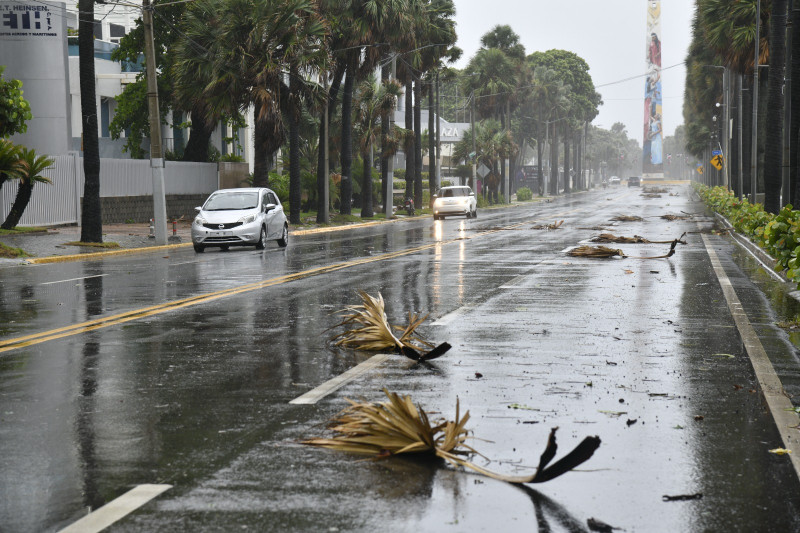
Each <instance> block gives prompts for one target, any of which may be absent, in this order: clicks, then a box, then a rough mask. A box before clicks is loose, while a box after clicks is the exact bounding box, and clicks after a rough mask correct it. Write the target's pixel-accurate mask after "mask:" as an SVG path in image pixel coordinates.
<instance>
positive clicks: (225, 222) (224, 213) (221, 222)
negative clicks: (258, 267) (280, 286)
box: [192, 187, 289, 252]
mask: <svg viewBox="0 0 800 533" xmlns="http://www.w3.org/2000/svg"><path fill="white" fill-rule="evenodd" d="M195 210H196V211H197V216H196V217H195V219H194V222H193V223H192V244H193V245H194V251H195V252H202V251H203V250H205V249H206V248H208V247H209V246H218V247H220V248H221V249H223V250H227V249H228V248H229V247H230V246H248V245H249V246H255V247H256V249H258V250H263V249H264V247H265V246H266V244H267V241H269V240H275V241H277V242H278V246H281V247H284V246H286V245H287V244H289V221H288V220H286V214H285V213H284V212H283V206H282V205H281V203H280V201H279V200H278V196H277V195H276V194H275V193H274V192H273V191H272V190H270V189H267V188H256V187H252V188H245V189H220V190H219V191H216V192H213V193H211V196H209V197H208V199H207V200H206V202H205V203H204V204H203V206H202V207H195Z"/></svg>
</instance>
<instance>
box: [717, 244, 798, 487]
mask: <svg viewBox="0 0 800 533" xmlns="http://www.w3.org/2000/svg"><path fill="white" fill-rule="evenodd" d="M703 244H704V245H705V247H706V252H708V257H709V258H710V259H711V266H712V267H713V268H714V273H715V274H716V275H717V279H718V280H719V284H720V286H721V287H722V293H723V294H724V295H725V301H726V302H727V303H728V309H729V310H730V312H731V315H733V321H734V322H735V323H736V327H737V329H738V330H739V335H741V337H742V342H743V343H744V347H745V350H746V351H747V355H748V356H749V357H750V362H751V363H752V364H753V370H755V372H756V378H758V384H759V386H760V387H761V392H762V393H763V394H764V399H765V400H766V401H767V405H768V406H769V410H770V412H771V413H772V418H773V420H775V425H776V426H778V433H780V435H781V438H782V439H783V447H784V448H786V449H788V450H792V453H791V455H790V456H789V457H790V459H791V461H792V465H793V466H794V471H795V473H796V474H797V476H798V477H799V478H800V439H798V436H797V435H796V433H794V432H791V430H792V429H793V428H794V427H796V426H797V425H798V424H800V416H798V414H797V413H796V412H795V411H794V406H793V405H792V402H791V401H790V400H789V398H787V397H786V395H785V394H784V392H783V384H782V383H781V380H780V378H779V377H778V375H777V374H776V373H775V369H774V368H773V367H772V363H771V362H770V360H769V357H768V356H767V352H766V350H764V346H762V344H761V341H760V340H759V338H758V334H757V333H756V330H755V329H753V326H752V325H751V324H750V320H748V318H747V314H746V313H745V312H744V309H743V308H742V303H741V302H740V301H739V297H738V296H736V291H735V290H734V288H733V285H732V284H731V281H730V279H728V275H727V274H725V270H724V269H723V268H722V264H721V263H720V262H719V258H718V257H717V252H715V251H714V249H713V248H712V245H711V243H710V242H709V239H708V236H706V235H703ZM796 431H797V430H795V432H796Z"/></svg>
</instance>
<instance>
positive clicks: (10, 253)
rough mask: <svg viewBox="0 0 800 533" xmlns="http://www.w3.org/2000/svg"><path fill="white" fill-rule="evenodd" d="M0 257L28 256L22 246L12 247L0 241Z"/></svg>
mask: <svg viewBox="0 0 800 533" xmlns="http://www.w3.org/2000/svg"><path fill="white" fill-rule="evenodd" d="M0 257H2V258H5V259H15V258H17V257H30V255H28V254H27V253H26V252H25V250H23V249H22V248H13V247H11V246H6V245H5V244H3V243H1V242H0Z"/></svg>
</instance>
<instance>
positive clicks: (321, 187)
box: [317, 67, 344, 223]
mask: <svg viewBox="0 0 800 533" xmlns="http://www.w3.org/2000/svg"><path fill="white" fill-rule="evenodd" d="M342 76H344V68H342V67H340V68H339V69H337V70H336V72H335V73H334V76H333V81H332V83H331V87H330V89H329V90H328V94H327V95H326V98H327V99H328V128H330V124H331V121H332V120H333V115H334V114H335V111H336V101H337V97H338V95H339V87H341V83H342ZM329 139H330V135H329V136H328V139H326V138H325V122H324V121H323V120H320V121H319V144H318V145H317V146H319V150H317V222H318V223H322V222H325V220H323V214H324V211H325V204H324V202H325V183H326V182H327V181H328V180H329V177H328V176H326V175H325V144H324V143H325V141H328V140H329Z"/></svg>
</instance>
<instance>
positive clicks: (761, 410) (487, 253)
mask: <svg viewBox="0 0 800 533" xmlns="http://www.w3.org/2000/svg"><path fill="white" fill-rule="evenodd" d="M671 190H672V191H674V192H676V193H678V196H674V197H672V196H665V197H664V198H661V199H645V198H641V197H640V196H639V194H638V193H639V190H638V189H637V190H610V191H591V192H588V193H582V194H574V195H571V196H567V197H561V198H557V199H554V200H553V201H552V202H549V203H535V204H530V205H526V206H522V207H515V208H511V209H501V210H481V211H480V212H479V218H478V219H475V220H464V219H447V220H445V221H437V222H434V221H432V220H430V219H424V220H414V221H403V222H401V223H395V224H388V225H383V226H376V227H371V228H364V229H355V230H351V231H346V232H336V233H327V234H324V233H323V234H317V235H308V236H303V237H296V238H293V239H292V241H291V243H290V245H289V247H288V248H287V249H279V248H278V247H277V246H275V245H274V243H270V245H269V246H268V247H267V249H266V250H265V251H263V252H254V251H253V250H251V249H239V250H231V251H230V252H218V251H215V250H209V251H207V252H206V253H204V254H197V255H195V253H194V252H193V251H191V250H173V251H170V252H169V253H145V254H140V255H133V256H126V257H121V258H113V259H112V258H109V259H105V260H92V261H86V262H75V263H64V264H57V265H36V266H27V267H15V268H6V269H2V270H0V296H1V298H0V335H2V337H0V341H2V340H4V339H10V338H16V337H20V336H23V335H28V334H32V333H37V332H40V331H47V330H54V329H56V328H62V327H68V326H70V325H73V324H79V323H83V322H88V321H92V320H96V319H99V318H106V317H112V316H116V315H119V314H121V313H126V312H131V311H136V310H141V309H143V308H150V307H153V306H161V305H163V304H168V303H170V302H175V301H177V300H181V299H187V298H195V297H200V296H202V295H206V296H209V297H211V296H214V293H215V292H217V291H232V290H235V289H237V288H241V291H240V292H238V293H235V294H234V293H225V294H222V295H219V297H215V299H208V300H206V301H204V302H201V303H193V302H191V301H189V302H186V303H185V304H184V305H182V306H173V307H172V308H170V309H169V310H166V311H161V310H158V312H155V313H154V314H149V315H148V314H147V313H143V314H142V315H141V316H138V317H137V318H136V319H135V320H130V321H126V322H121V323H118V324H113V325H108V326H103V325H98V326H101V327H95V326H93V325H90V326H88V327H86V328H85V331H84V330H81V331H80V332H78V333H74V334H73V333H69V334H67V333H65V334H64V336H63V337H55V338H53V339H52V340H49V341H47V342H42V343H38V344H32V345H29V346H21V347H18V348H15V349H13V350H8V351H5V352H3V353H0V418H2V420H1V425H0V461H2V463H0V464H2V469H1V470H0V472H1V473H0V494H2V495H3V497H2V498H0V524H3V526H2V527H0V530H2V531H6V530H8V531H53V530H58V529H60V528H61V527H64V526H66V525H68V524H70V523H72V522H74V521H75V520H77V519H78V518H80V517H81V516H83V515H85V514H86V512H87V508H91V509H95V508H97V507H99V506H101V505H103V504H104V503H106V502H108V501H111V500H113V499H114V498H116V497H117V496H119V495H121V494H123V493H124V492H126V491H127V490H129V489H130V488H132V487H133V486H135V485H137V484H142V483H168V484H172V485H174V488H172V489H171V490H170V491H167V492H166V493H164V494H162V495H161V496H159V497H158V498H157V499H156V500H153V501H152V502H150V503H149V504H147V505H145V506H144V507H142V508H141V509H139V510H137V511H136V512H134V513H133V514H131V515H130V516H128V517H126V518H124V519H123V520H121V521H120V522H118V523H116V524H114V525H113V526H112V527H111V528H110V529H109V531H232V530H245V529H251V530H257V531H376V530H381V531H529V530H533V529H536V530H539V531H554V532H555V531H588V526H587V519H589V518H591V517H594V518H597V519H599V520H602V521H603V522H606V523H608V524H611V525H613V526H616V527H619V528H624V530H625V531H629V532H630V531H687V532H690V531H796V530H800V518H798V517H800V496H798V495H800V483H798V478H797V474H796V473H795V472H794V470H793V469H792V467H791V465H790V463H789V461H788V460H787V459H786V458H785V457H780V456H776V455H773V454H770V453H768V452H767V450H769V449H772V448H776V447H779V446H780V445H781V439H780V436H779V434H778V432H777V430H776V428H775V424H774V422H773V420H772V418H771V415H770V413H769V411H768V409H767V407H766V404H765V403H764V402H763V401H762V399H761V396H760V394H759V393H758V392H757V390H756V389H757V381H756V379H755V377H754V373H753V370H752V366H751V364H750V362H749V360H748V358H747V354H746V353H745V351H744V349H743V346H742V343H741V340H740V337H739V335H738V333H737V330H736V328H735V325H734V323H733V320H732V318H731V316H730V313H729V312H728V310H727V306H726V304H725V299H724V297H723V294H722V291H721V290H720V286H719V282H718V281H717V279H716V277H715V276H714V273H713V271H712V270H711V267H710V262H709V258H708V254H707V252H706V250H705V247H704V245H703V241H702V239H701V235H700V232H703V233H706V234H709V232H710V230H711V228H712V227H713V219H711V218H710V217H708V216H706V214H705V213H704V211H703V208H702V205H701V204H700V203H699V202H697V201H692V200H691V199H690V194H691V193H690V189H689V188H688V187H686V186H672V187H671ZM681 211H683V212H688V213H696V216H694V217H692V218H691V219H689V220H676V221H669V222H668V221H664V220H662V219H660V218H659V217H660V216H661V215H663V214H667V213H673V214H674V213H679V212H681ZM619 214H628V215H638V216H642V217H644V219H643V220H642V221H640V222H610V220H611V218H612V217H613V216H615V215H619ZM562 219H563V220H564V224H563V226H562V229H558V230H550V231H547V230H538V229H533V226H534V225H535V224H543V223H552V222H554V221H556V220H562ZM595 226H598V227H600V226H602V227H605V228H608V230H609V231H610V232H612V233H614V234H616V235H626V236H632V235H642V236H645V237H646V238H648V239H650V240H668V239H673V238H676V237H678V236H679V235H681V233H683V232H684V231H688V232H689V234H688V235H687V236H686V241H687V243H688V244H686V245H678V248H677V253H676V255H675V256H673V257H672V258H669V259H652V260H641V259H632V258H625V259H620V258H615V259H602V260H598V259H590V258H579V257H569V256H567V255H566V254H565V253H564V251H565V250H566V249H567V248H570V247H573V246H575V245H577V244H579V243H583V242H585V241H586V240H587V239H589V238H590V237H592V236H594V235H596V234H598V233H600V231H598V230H590V229H581V228H587V227H595ZM708 237H709V238H710V239H711V243H712V245H713V246H714V248H715V250H716V251H717V253H718V254H719V256H720V259H721V261H722V262H723V266H724V268H725V270H726V272H727V273H728V276H729V277H730V278H731V282H732V283H733V285H734V287H735V289H736V291H737V294H738V295H739V298H740V299H741V300H742V303H743V305H744V306H745V308H746V310H747V312H748V316H749V317H750V320H751V322H752V323H753V325H754V327H756V330H757V331H758V332H759V334H760V335H761V338H762V343H764V345H765V348H766V349H767V351H768V353H769V354H770V357H771V359H772V361H773V364H774V365H775V367H776V371H777V372H778V374H779V375H780V376H781V378H782V380H783V382H784V384H785V386H786V389H787V392H789V393H790V394H791V393H792V392H795V393H800V391H798V390H797V387H798V378H797V376H798V373H797V369H798V356H797V351H796V348H795V347H794V346H793V345H792V343H791V341H790V339H789V337H788V336H787V335H786V334H785V333H784V332H783V331H782V330H780V329H778V328H777V327H776V326H775V322H777V321H779V320H781V319H782V317H783V316H784V315H786V316H787V317H791V315H792V314H793V313H795V312H796V311H797V308H798V305H797V302H796V301H795V300H794V299H792V298H791V297H788V296H786V294H787V292H788V289H787V288H786V287H785V285H782V284H780V283H777V282H775V281H774V280H771V279H770V278H769V276H766V275H765V274H763V272H761V271H760V270H759V269H761V267H759V266H758V265H757V264H755V263H754V261H753V260H752V259H751V258H750V257H749V256H747V255H745V254H743V253H742V252H741V251H740V249H739V248H738V247H737V246H736V245H735V244H733V243H732V242H731V241H730V240H728V239H727V238H725V237H720V236H717V235H708ZM609 246H612V247H614V248H621V249H623V250H624V251H625V252H626V253H627V254H629V255H632V256H640V255H648V256H651V255H661V254H663V253H665V252H666V250H667V248H668V245H664V244H647V245H642V244H636V245H622V244H620V245H616V244H615V245H609ZM401 250H409V253H406V254H405V255H399V256H398V257H394V258H391V259H383V260H381V255H382V254H386V253H389V252H396V251H401ZM366 258H372V259H374V261H372V262H368V263H363V264H354V263H353V262H354V261H356V260H362V259H366ZM331 264H338V265H341V268H340V269H337V270H328V271H324V272H319V273H315V272H314V271H313V269H317V268H320V267H323V266H326V265H331ZM761 270H763V269H761ZM289 275H295V276H294V277H293V278H291V279H286V280H284V281H282V282H275V283H274V284H270V283H264V282H266V281H269V280H275V279H276V278H279V277H281V276H289ZM62 280H64V281H62ZM67 280H69V281H67ZM751 280H752V281H751ZM54 282H55V283H54ZM248 284H262V285H259V286H255V287H247V285H248ZM358 289H363V290H365V291H367V292H368V293H370V294H376V293H377V292H380V293H381V294H382V295H383V296H384V298H385V300H386V308H387V314H388V315H389V318H390V321H391V322H392V323H405V320H406V317H407V316H408V313H429V314H430V318H429V320H428V321H427V322H426V323H425V325H424V326H423V327H422V328H421V332H422V334H423V335H424V336H425V337H426V338H428V339H430V340H432V341H434V342H436V343H438V342H442V341H448V342H450V343H451V344H452V345H453V348H452V350H451V351H450V352H448V353H447V354H446V355H445V356H444V357H442V358H441V359H437V360H436V361H433V362H432V363H431V364H430V366H422V365H415V364H413V362H412V361H410V360H407V359H405V358H401V357H396V358H392V359H390V361H389V362H388V363H387V364H384V365H382V366H381V367H380V368H378V369H377V370H374V371H372V372H370V373H369V374H367V375H365V376H362V377H360V378H358V379H357V380H355V381H353V382H351V383H349V384H347V385H346V386H345V387H344V388H343V389H341V390H339V391H337V392H335V393H333V394H332V395H330V396H327V397H325V398H324V399H322V400H321V401H320V402H319V403H317V404H315V405H290V404H288V402H289V401H290V400H292V399H293V398H295V397H297V396H299V395H301V394H303V393H305V392H307V391H308V390H310V389H313V388H314V387H316V386H318V385H320V384H321V383H323V382H325V381H327V380H329V379H331V378H333V377H335V376H338V375H340V374H341V373H342V372H344V371H346V370H348V369H349V368H351V367H353V366H355V365H356V364H358V363H359V362H362V361H364V360H366V359H367V358H368V354H367V355H365V354H359V353H353V352H351V351H347V350H341V349H337V348H333V347H331V346H330V344H329V343H328V342H327V341H328V339H329V337H330V335H331V332H329V331H326V329H327V328H330V327H331V326H333V325H334V324H336V323H337V317H336V315H334V314H333V313H334V312H335V311H337V310H339V309H342V308H344V307H346V306H348V305H354V304H357V303H359V302H358V297H357V294H356V291H357V290H358ZM384 387H386V388H387V389H389V390H391V391H395V392H400V393H403V394H411V395H412V397H413V398H414V400H415V401H416V402H417V403H418V404H419V405H421V406H422V407H423V408H425V409H426V410H428V411H433V412H436V413H440V414H441V415H443V416H446V417H448V418H452V417H453V415H454V413H455V404H456V400H457V399H458V400H459V401H460V405H461V409H462V412H463V411H464V410H469V411H470V413H471V420H470V422H469V424H468V427H469V428H470V429H472V430H473V432H474V435H475V436H476V437H477V438H476V440H475V441H474V442H473V443H472V444H473V446H474V447H475V448H476V449H477V450H479V451H480V452H481V453H482V454H483V455H485V457H486V458H490V459H491V461H488V460H487V459H484V458H481V457H476V458H474V459H475V461H476V462H477V463H478V464H480V465H482V466H487V467H488V468H490V469H493V470H496V471H502V472H505V473H514V474H528V473H532V472H533V470H534V468H535V466H536V464H537V463H538V459H539V455H540V453H541V452H542V451H543V450H544V446H545V443H546V440H547V435H548V433H549V432H550V429H551V428H552V427H556V426H558V427H559V428H560V429H559V431H558V434H557V438H558V443H559V446H560V448H559V453H558V454H557V457H561V456H562V455H564V454H566V453H567V452H568V451H569V450H571V449H572V448H573V447H574V446H576V445H577V444H578V443H579V442H580V441H581V440H582V439H583V438H584V437H585V436H588V435H598V436H600V438H601V439H602V444H601V446H600V448H599V449H598V451H597V452H596V453H595V455H594V457H592V459H590V460H589V461H588V462H586V463H584V464H583V465H581V466H580V467H579V468H578V469H577V471H574V472H570V473H567V474H565V475H564V476H562V477H560V478H558V479H556V480H553V481H550V482H548V483H546V484H541V485H535V486H529V487H517V486H513V485H508V484H505V483H501V482H498V481H494V480H491V479H488V478H484V477H481V476H478V475H474V474H471V473H465V472H461V471H456V470H454V469H452V468H451V467H447V466H444V465H443V464H439V463H436V462H420V461H415V460H411V459H406V458H395V459H392V460H388V461H369V460H363V459H362V458H360V457H353V456H350V455H347V454H342V453H337V452H333V451H329V450H321V449H314V448H309V447H305V446H302V445H300V444H298V441H299V440H301V439H303V438H307V437H313V436H319V435H323V434H325V424H326V421H327V420H328V419H329V418H330V417H331V416H332V415H334V414H336V413H337V412H338V411H339V410H340V409H342V408H343V407H344V406H345V401H344V398H346V397H350V398H359V399H360V398H364V399H367V400H370V401H380V400H381V399H382V392H381V389H383V388H384ZM795 405H797V404H795ZM796 453H800V450H797V452H796ZM696 493H702V495H703V497H702V499H697V500H691V501H680V502H664V501H662V496H664V495H682V494H696Z"/></svg>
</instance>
